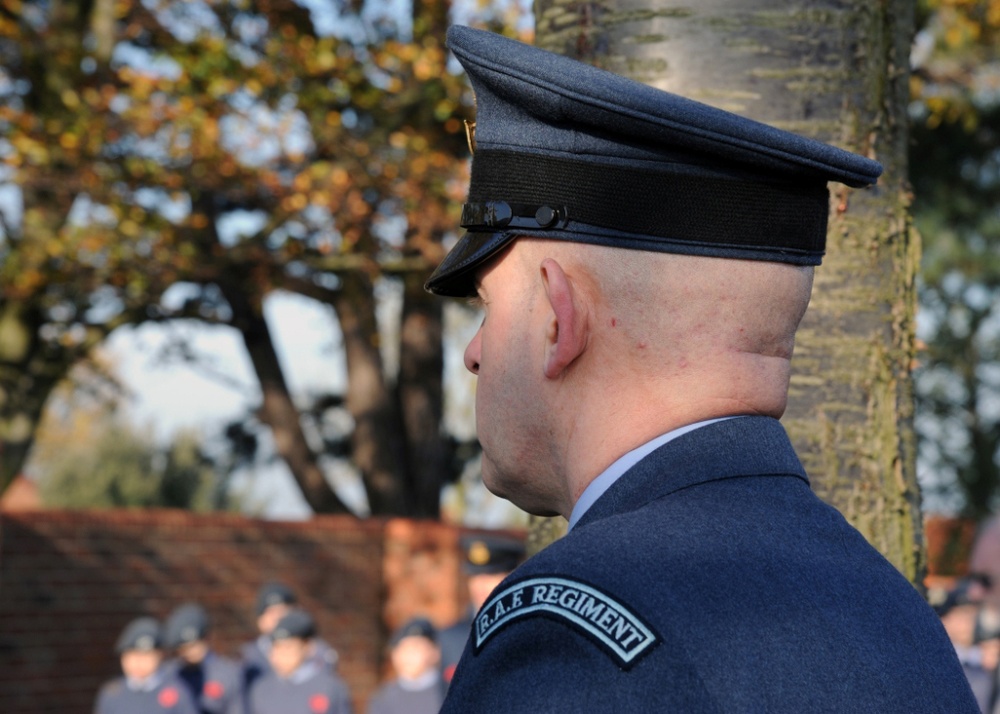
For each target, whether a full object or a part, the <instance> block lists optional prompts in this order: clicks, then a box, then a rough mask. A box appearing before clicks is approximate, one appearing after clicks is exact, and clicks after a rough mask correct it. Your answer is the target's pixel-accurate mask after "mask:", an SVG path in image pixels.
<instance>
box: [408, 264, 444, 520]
mask: <svg viewBox="0 0 1000 714" xmlns="http://www.w3.org/2000/svg"><path fill="white" fill-rule="evenodd" d="M425 279H426V275H424V274H423V273H422V272H410V273H407V274H406V275H405V276H404V277H403V281H404V287H403V316H402V324H401V326H400V335H399V381H398V384H397V389H398V391H399V404H400V413H401V415H402V420H403V431H404V433H405V434H406V463H407V465H408V467H409V468H408V473H407V476H408V483H407V501H408V505H409V513H410V515H411V516H415V517H418V518H437V517H438V515H439V511H440V502H441V487H442V486H443V485H444V483H445V482H446V481H447V480H448V479H449V478H450V476H451V471H452V469H451V468H450V465H449V464H450V462H451V453H450V449H449V448H448V443H447V441H446V440H445V438H444V434H443V427H442V421H443V419H444V389H443V385H442V378H443V376H444V334H443V332H444V330H443V326H442V313H443V309H444V305H443V302H444V301H443V300H441V299H440V298H438V297H435V296H433V295H431V294H430V293H428V292H427V291H425V290H424V281H425Z"/></svg>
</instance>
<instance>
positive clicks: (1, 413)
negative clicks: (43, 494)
mask: <svg viewBox="0 0 1000 714" xmlns="http://www.w3.org/2000/svg"><path fill="white" fill-rule="evenodd" d="M43 324H45V319H44V317H43V316H42V315H41V313H40V311H39V309H38V307H37V305H34V304H33V303H31V302H30V301H25V302H17V301H12V300H6V299H3V298H0V493H3V492H4V490H5V489H6V488H7V486H9V485H10V482H11V481H13V480H14V479H15V478H16V477H17V476H18V475H19V474H20V473H21V469H22V468H23V467H24V462H25V461H26V460H27V458H28V454H29V452H30V451H31V446H32V444H33V443H34V440H35V431H36V430H37V428H38V422H39V421H40V420H41V417H42V410H43V409H44V407H45V402H46V401H47V400H48V398H49V394H51V393H52V390H53V389H54V388H55V387H56V385H57V384H58V383H59V381H60V380H61V379H62V378H63V377H65V376H66V373H67V372H68V371H69V368H70V367H71V366H72V365H73V362H74V361H75V360H76V359H77V358H78V357H79V356H80V355H79V354H78V353H77V352H76V351H72V350H68V349H65V348H63V347H62V346H61V345H58V344H57V345H55V346H50V345H46V344H44V343H43V342H42V340H41V339H40V338H39V334H38V331H39V328H40V327H41V325H43Z"/></svg>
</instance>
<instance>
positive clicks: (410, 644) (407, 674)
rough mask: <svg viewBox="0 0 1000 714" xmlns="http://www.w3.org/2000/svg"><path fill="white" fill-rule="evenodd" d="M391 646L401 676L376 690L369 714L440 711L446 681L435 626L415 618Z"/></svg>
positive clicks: (416, 713)
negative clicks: (441, 669) (441, 667)
mask: <svg viewBox="0 0 1000 714" xmlns="http://www.w3.org/2000/svg"><path fill="white" fill-rule="evenodd" d="M389 646H390V648H391V650H392V654H391V658H392V662H393V666H394V667H395V669H396V675H397V676H396V678H395V679H393V680H392V681H391V682H389V683H388V684H385V685H383V686H382V687H381V688H380V689H379V690H378V692H376V693H375V695H374V696H373V697H372V699H371V702H369V704H368V714H438V712H439V711H440V710H441V704H442V703H443V702H444V692H445V682H444V679H443V678H442V676H441V672H440V661H441V651H440V649H439V648H438V641H437V632H436V630H435V629H434V625H432V624H431V622H430V620H428V619H427V618H424V617H415V618H413V619H412V620H410V621H408V622H406V623H405V624H404V625H403V626H402V627H400V628H399V629H398V630H396V632H394V633H393V635H392V638H391V639H390V641H389Z"/></svg>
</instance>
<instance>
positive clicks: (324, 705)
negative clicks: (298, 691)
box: [309, 694, 330, 714]
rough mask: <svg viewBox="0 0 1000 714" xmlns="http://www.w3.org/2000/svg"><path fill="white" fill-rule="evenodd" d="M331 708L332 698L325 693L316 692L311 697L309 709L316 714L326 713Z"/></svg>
mask: <svg viewBox="0 0 1000 714" xmlns="http://www.w3.org/2000/svg"><path fill="white" fill-rule="evenodd" d="M329 708H330V699H329V697H327V696H326V695H325V694H314V695H312V696H311V697H309V709H310V710H311V711H314V712H316V714H325V712H326V710H327V709H329Z"/></svg>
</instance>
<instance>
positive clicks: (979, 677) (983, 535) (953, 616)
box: [938, 517, 1000, 714]
mask: <svg viewBox="0 0 1000 714" xmlns="http://www.w3.org/2000/svg"><path fill="white" fill-rule="evenodd" d="M938 609H939V611H941V621H942V623H944V626H945V629H946V630H947V632H948V636H949V637H950V638H951V641H952V643H953V644H954V645H955V651H956V652H957V653H958V656H959V660H960V661H961V662H962V667H963V669H964V670H965V673H966V677H967V678H968V679H969V684H970V685H971V686H972V690H973V693H975V695H976V699H977V700H978V701H979V705H980V708H981V710H982V711H983V712H984V713H985V714H1000V676H998V671H997V664H998V661H1000V518H997V517H994V518H992V519H990V520H988V521H986V522H985V523H984V524H983V526H982V528H980V530H979V533H978V535H977V536H976V541H975V543H974V544H973V546H972V554H971V555H970V557H969V575H968V576H967V577H966V578H964V579H963V580H962V581H960V582H959V584H958V585H957V586H956V588H955V589H954V590H953V591H952V592H951V593H949V595H948V598H947V599H946V600H945V603H944V605H943V606H939V608H938Z"/></svg>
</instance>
